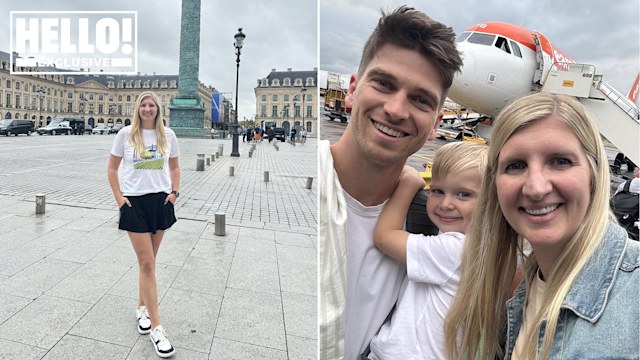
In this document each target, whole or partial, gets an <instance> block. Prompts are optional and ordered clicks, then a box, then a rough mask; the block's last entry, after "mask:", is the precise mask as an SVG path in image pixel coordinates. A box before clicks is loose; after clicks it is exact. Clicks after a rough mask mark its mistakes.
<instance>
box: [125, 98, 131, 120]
mask: <svg viewBox="0 0 640 360" xmlns="http://www.w3.org/2000/svg"><path fill="white" fill-rule="evenodd" d="M127 97H128V96H127ZM126 115H127V116H131V104H127V114H126Z"/></svg>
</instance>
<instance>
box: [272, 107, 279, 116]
mask: <svg viewBox="0 0 640 360" xmlns="http://www.w3.org/2000/svg"><path fill="white" fill-rule="evenodd" d="M271 117H278V105H273V107H272V108H271Z"/></svg>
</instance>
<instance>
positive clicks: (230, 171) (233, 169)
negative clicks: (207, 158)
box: [229, 166, 235, 176]
mask: <svg viewBox="0 0 640 360" xmlns="http://www.w3.org/2000/svg"><path fill="white" fill-rule="evenodd" d="M234 172H235V168H234V167H233V166H229V176H233V174H234Z"/></svg>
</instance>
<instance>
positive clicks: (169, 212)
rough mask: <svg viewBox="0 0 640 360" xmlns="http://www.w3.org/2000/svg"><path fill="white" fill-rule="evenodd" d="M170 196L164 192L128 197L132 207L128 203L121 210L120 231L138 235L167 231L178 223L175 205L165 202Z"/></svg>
mask: <svg viewBox="0 0 640 360" xmlns="http://www.w3.org/2000/svg"><path fill="white" fill-rule="evenodd" d="M168 195H169V194H167V193H164V192H159V193H153V194H146V195H141V196H127V199H129V202H130V203H131V207H129V206H128V205H127V204H126V203H125V204H124V205H123V206H122V207H121V208H120V222H119V224H118V229H120V230H126V231H131V232H136V233H153V234H155V233H156V231H158V230H167V229H168V228H170V227H171V225H173V224H174V223H175V222H176V215H175V212H174V208H173V204H172V203H171V201H168V202H167V204H166V205H165V204H164V200H165V199H166V198H167V196H168Z"/></svg>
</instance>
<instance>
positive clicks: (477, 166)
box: [431, 141, 489, 179]
mask: <svg viewBox="0 0 640 360" xmlns="http://www.w3.org/2000/svg"><path fill="white" fill-rule="evenodd" d="M488 152H489V147H488V146H487V145H485V144H478V143H474V142H468V141H459V142H452V143H448V144H446V145H444V146H443V147H441V148H440V149H438V150H437V151H436V154H435V156H434V158H433V167H432V168H431V177H432V178H434V179H435V178H438V179H444V178H446V177H447V175H449V174H451V173H452V172H453V173H459V172H462V171H465V170H468V169H474V170H476V171H477V172H478V175H479V176H481V177H482V176H484V172H485V168H486V167H487V153H488Z"/></svg>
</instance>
